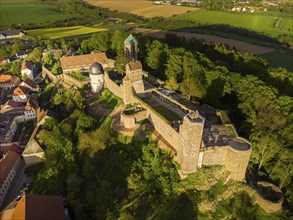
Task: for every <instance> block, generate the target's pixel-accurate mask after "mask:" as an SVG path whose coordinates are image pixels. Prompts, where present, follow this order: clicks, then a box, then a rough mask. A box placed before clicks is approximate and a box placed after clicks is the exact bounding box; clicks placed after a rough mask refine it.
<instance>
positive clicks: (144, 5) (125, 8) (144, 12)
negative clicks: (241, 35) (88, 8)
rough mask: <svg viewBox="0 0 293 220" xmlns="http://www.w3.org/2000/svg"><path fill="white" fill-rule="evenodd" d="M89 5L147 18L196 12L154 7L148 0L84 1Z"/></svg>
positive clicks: (191, 9)
mask: <svg viewBox="0 0 293 220" xmlns="http://www.w3.org/2000/svg"><path fill="white" fill-rule="evenodd" d="M86 2H88V3H89V4H91V5H95V6H97V7H102V8H108V9H110V10H117V11H120V12H127V13H131V14H135V15H139V16H143V17H147V18H151V17H156V16H161V17H166V18H167V17H172V16H173V15H180V14H183V13H186V12H188V11H196V10H198V9H197V8H193V7H184V6H174V5H155V4H154V3H153V2H152V1H149V0H125V1H121V0H111V1H104V0H86Z"/></svg>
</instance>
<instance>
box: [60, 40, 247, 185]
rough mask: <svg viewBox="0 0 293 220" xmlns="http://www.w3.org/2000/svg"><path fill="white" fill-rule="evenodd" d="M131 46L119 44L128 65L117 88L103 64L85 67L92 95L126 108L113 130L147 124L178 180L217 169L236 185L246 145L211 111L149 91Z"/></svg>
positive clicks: (244, 162)
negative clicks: (168, 114) (169, 114)
mask: <svg viewBox="0 0 293 220" xmlns="http://www.w3.org/2000/svg"><path fill="white" fill-rule="evenodd" d="M137 43H138V42H137V40H136V39H135V38H134V37H133V36H132V35H130V36H129V37H128V38H127V39H126V40H125V41H124V46H125V53H126V55H127V56H128V58H129V60H130V63H128V64H127V65H126V75H125V77H124V78H123V79H122V83H120V84H117V83H116V82H115V81H114V79H112V76H111V74H110V73H109V72H105V73H104V71H103V69H102V66H105V64H104V63H101V64H99V63H97V62H98V61H96V62H93V63H92V65H91V66H90V67H89V76H90V83H91V88H92V92H99V91H101V90H102V89H103V88H107V89H109V90H110V91H111V92H112V93H113V94H114V95H115V96H117V97H119V98H121V99H122V100H123V102H124V104H125V106H126V105H127V106H131V107H128V108H126V109H125V110H124V111H123V112H121V113H120V115H119V118H120V119H119V120H120V121H119V125H120V126H123V127H124V128H125V129H133V128H135V127H137V126H138V125H137V123H138V122H140V121H142V120H144V119H148V121H149V122H150V123H151V124H152V126H153V128H154V130H155V132H156V133H157V135H156V139H157V142H158V145H159V146H160V147H162V148H166V147H168V148H169V149H170V150H171V151H172V152H173V153H174V155H175V159H176V161H177V162H178V163H179V164H180V170H179V173H180V175H181V176H182V177H184V176H186V175H188V174H191V173H194V172H196V171H197V169H199V168H201V167H202V166H212V165H222V166H223V167H224V168H225V170H227V171H229V172H230V179H232V180H238V181H242V180H243V179H244V178H245V172H246V168H247V165H248V162H249V159H250V155H251V150H252V148H251V144H250V143H249V142H248V141H247V140H245V139H244V138H241V137H239V136H238V135H237V132H236V130H235V128H234V126H233V125H232V124H226V123H224V121H223V120H222V118H223V117H222V115H221V113H220V112H219V111H217V110H216V109H214V108H212V107H210V106H208V105H199V104H198V105H191V104H190V103H189V104H188V105H186V104H183V103H182V102H181V101H180V100H179V99H175V98H173V97H170V94H168V92H167V91H165V90H162V89H159V88H156V87H154V86H151V84H150V83H149V82H148V81H147V80H146V79H147V77H144V74H143V70H142V65H141V62H140V61H139V60H138V46H137ZM81 56H85V55H81ZM75 57H76V59H78V56H75ZM61 59H63V60H65V58H61ZM104 60H108V59H107V58H105V59H104ZM61 63H62V60H61ZM87 65H88V64H87ZM81 66H82V65H81ZM62 67H63V64H62ZM67 69H68V68H67ZM75 70H76V69H75ZM66 71H67V70H65V71H64V72H66ZM156 103H157V104H158V105H161V106H164V108H166V109H168V110H171V111H173V112H174V113H176V114H177V115H178V118H179V119H178V120H176V121H168V120H166V119H165V118H164V117H163V116H162V115H161V114H160V113H159V111H158V110H155V107H154V106H155V104H156Z"/></svg>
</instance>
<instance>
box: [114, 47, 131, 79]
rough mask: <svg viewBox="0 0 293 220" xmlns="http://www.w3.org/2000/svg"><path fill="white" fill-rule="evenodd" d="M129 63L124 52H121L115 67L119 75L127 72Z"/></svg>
mask: <svg viewBox="0 0 293 220" xmlns="http://www.w3.org/2000/svg"><path fill="white" fill-rule="evenodd" d="M128 62H129V59H128V58H127V57H126V54H125V52H124V51H123V50H119V51H118V53H117V56H116V62H115V66H116V69H117V71H118V73H120V74H123V73H124V72H125V65H126V64H127V63H128Z"/></svg>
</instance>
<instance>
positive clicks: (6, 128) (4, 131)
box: [0, 113, 17, 144]
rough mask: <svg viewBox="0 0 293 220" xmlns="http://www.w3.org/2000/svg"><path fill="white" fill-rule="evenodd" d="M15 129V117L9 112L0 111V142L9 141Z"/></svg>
mask: <svg viewBox="0 0 293 220" xmlns="http://www.w3.org/2000/svg"><path fill="white" fill-rule="evenodd" d="M16 129H17V122H16V118H15V117H13V116H11V115H9V114H4V113H0V144H1V143H9V142H11V141H12V139H13V138H14V134H15V131H16Z"/></svg>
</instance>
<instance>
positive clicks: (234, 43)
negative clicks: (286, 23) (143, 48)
mask: <svg viewBox="0 0 293 220" xmlns="http://www.w3.org/2000/svg"><path fill="white" fill-rule="evenodd" d="M132 31H133V32H134V33H140V34H143V35H147V36H152V37H157V38H164V37H165V35H166V34H167V33H170V34H174V35H177V36H179V37H185V38H186V39H190V38H197V39H203V40H206V41H212V42H216V43H221V44H226V45H228V46H229V47H230V48H233V47H235V48H236V49H237V50H239V51H241V52H248V53H252V54H255V55H260V54H265V53H269V52H272V51H274V49H273V48H269V47H263V46H259V45H255V44H251V43H248V42H243V41H239V40H233V39H228V38H223V37H218V36H214V35H209V34H196V33H188V32H175V31H162V30H154V29H147V28H134V29H132Z"/></svg>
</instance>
